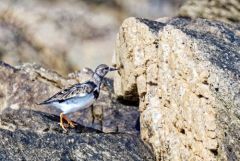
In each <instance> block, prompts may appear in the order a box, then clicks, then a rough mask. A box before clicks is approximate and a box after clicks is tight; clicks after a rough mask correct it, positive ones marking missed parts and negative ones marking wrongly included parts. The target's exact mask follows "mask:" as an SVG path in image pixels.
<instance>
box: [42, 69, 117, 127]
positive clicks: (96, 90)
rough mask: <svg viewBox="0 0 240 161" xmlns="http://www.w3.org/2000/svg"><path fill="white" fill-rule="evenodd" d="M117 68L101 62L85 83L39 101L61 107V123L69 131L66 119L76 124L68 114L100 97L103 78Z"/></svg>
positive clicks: (70, 123) (87, 105)
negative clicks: (65, 124)
mask: <svg viewBox="0 0 240 161" xmlns="http://www.w3.org/2000/svg"><path fill="white" fill-rule="evenodd" d="M116 70H118V69H117V68H113V67H109V66H108V65H106V64H101V65H99V66H97V68H96V69H95V71H94V73H93V74H92V77H91V79H90V80H88V81H86V82H83V83H77V84H74V85H72V86H71V87H69V88H66V89H63V90H61V91H60V92H58V93H56V94H54V95H53V96H51V97H50V98H48V99H46V100H45V101H43V102H41V103H39V105H51V106H53V107H55V108H57V109H60V110H61V113H60V123H59V124H60V126H61V127H62V129H63V130H64V131H67V129H66V127H65V126H64V123H63V121H64V120H65V121H67V123H68V124H69V125H70V126H71V127H72V128H74V127H75V125H76V124H74V123H73V122H72V121H71V120H70V119H68V118H67V116H66V114H69V113H74V112H77V111H79V110H82V109H85V108H88V107H90V106H91V105H92V104H93V103H94V102H95V101H96V100H97V99H98V96H99V94H100V87H101V84H102V81H103V78H104V77H105V76H106V75H107V73H108V72H111V71H116Z"/></svg>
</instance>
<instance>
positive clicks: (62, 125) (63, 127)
mask: <svg viewBox="0 0 240 161" xmlns="http://www.w3.org/2000/svg"><path fill="white" fill-rule="evenodd" d="M59 125H60V126H61V128H62V129H63V130H64V131H65V132H67V129H66V128H67V127H68V126H65V125H64V123H61V122H60V123H59Z"/></svg>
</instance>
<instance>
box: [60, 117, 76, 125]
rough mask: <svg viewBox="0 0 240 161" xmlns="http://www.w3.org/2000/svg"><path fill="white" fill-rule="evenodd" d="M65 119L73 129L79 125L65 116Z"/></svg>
mask: <svg viewBox="0 0 240 161" xmlns="http://www.w3.org/2000/svg"><path fill="white" fill-rule="evenodd" d="M63 119H64V120H66V121H67V123H68V124H69V125H70V126H71V127H72V128H74V127H75V125H77V124H75V123H73V122H72V121H71V120H70V119H68V118H67V116H65V115H63Z"/></svg>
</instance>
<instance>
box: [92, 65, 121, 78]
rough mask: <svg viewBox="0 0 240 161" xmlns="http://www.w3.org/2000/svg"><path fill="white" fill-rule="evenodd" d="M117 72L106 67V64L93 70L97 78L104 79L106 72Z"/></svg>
mask: <svg viewBox="0 0 240 161" xmlns="http://www.w3.org/2000/svg"><path fill="white" fill-rule="evenodd" d="M115 70H118V69H117V68H112V67H109V66H107V65H106V64H101V65H99V66H98V67H97V68H96V69H95V74H97V75H98V76H99V77H104V76H105V75H106V74H107V73H108V72H111V71H115Z"/></svg>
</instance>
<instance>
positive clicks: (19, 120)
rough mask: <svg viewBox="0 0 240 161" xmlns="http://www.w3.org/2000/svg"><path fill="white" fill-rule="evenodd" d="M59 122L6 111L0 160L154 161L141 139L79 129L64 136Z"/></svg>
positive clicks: (0, 133) (45, 116) (37, 114)
mask: <svg viewBox="0 0 240 161" xmlns="http://www.w3.org/2000/svg"><path fill="white" fill-rule="evenodd" d="M58 121H59V118H58V117H56V116H53V115H49V114H46V113H42V112H37V111H33V110H25V109H20V110H9V109H8V110H6V111H3V113H2V114H1V117H0V160H5V161H11V160H14V161H18V160H19V161H20V160H31V161H34V160H79V161H82V160H86V161H87V160H89V161H92V160H97V161H102V160H109V161H110V160H119V161H120V160H122V161H125V160H131V161H140V160H142V161H145V160H154V159H153V155H152V154H151V152H150V151H149V149H148V148H147V147H146V146H144V144H143V143H142V141H141V140H140V138H138V137H136V136H135V135H129V134H104V133H101V132H100V131H97V130H94V129H91V128H86V127H83V126H80V125H78V126H77V128H75V129H70V130H69V131H68V133H67V134H66V133H63V131H62V130H61V129H60V128H59V125H58Z"/></svg>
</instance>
